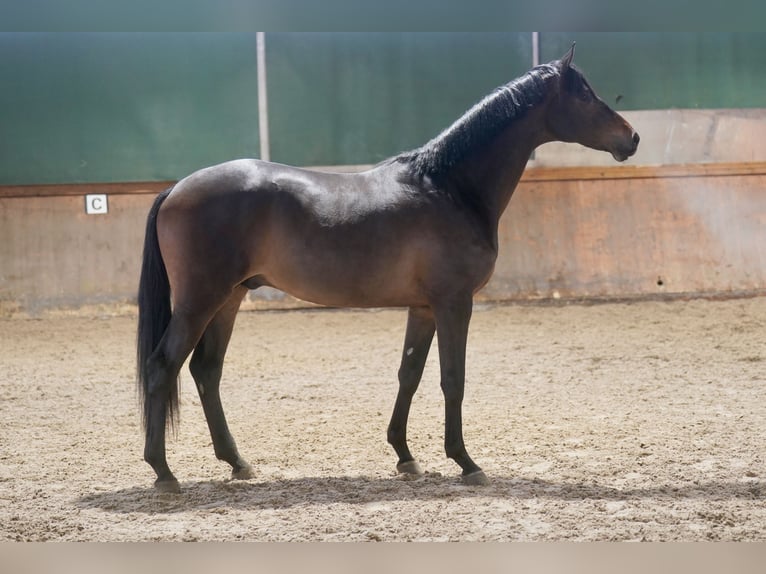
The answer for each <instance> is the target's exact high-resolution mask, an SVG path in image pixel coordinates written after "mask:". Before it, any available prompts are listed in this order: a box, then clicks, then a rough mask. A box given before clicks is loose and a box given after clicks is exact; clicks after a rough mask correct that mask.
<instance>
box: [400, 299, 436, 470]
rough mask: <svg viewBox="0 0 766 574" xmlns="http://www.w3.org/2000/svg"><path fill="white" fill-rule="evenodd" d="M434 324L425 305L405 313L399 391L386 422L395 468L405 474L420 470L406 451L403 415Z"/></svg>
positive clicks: (419, 370) (423, 362) (405, 420)
mask: <svg viewBox="0 0 766 574" xmlns="http://www.w3.org/2000/svg"><path fill="white" fill-rule="evenodd" d="M435 329H436V325H435V323H434V317H433V313H432V312H431V309H430V308H428V307H411V308H410V310H409V315H408V316H407V333H406V335H405V337H404V349H403V351H402V362H401V366H400V367H399V393H398V394H397V396H396V404H395V405H394V412H393V414H392V415H391V423H390V424H389V425H388V442H389V443H390V444H391V446H393V447H394V450H395V451H396V454H397V455H398V456H399V463H398V464H397V465H396V470H397V471H399V472H401V473H406V474H422V473H423V471H422V470H421V469H420V466H419V465H418V463H417V462H415V459H414V458H413V457H412V454H410V449H409V447H408V446H407V418H408V417H409V413H410V405H411V404H412V397H413V395H414V394H415V391H416V390H417V389H418V385H419V384H420V379H421V377H422V376H423V368H424V367H425V364H426V358H427V357H428V351H429V350H430V348H431V341H432V340H433V337H434V331H435Z"/></svg>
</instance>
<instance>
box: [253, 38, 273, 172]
mask: <svg viewBox="0 0 766 574" xmlns="http://www.w3.org/2000/svg"><path fill="white" fill-rule="evenodd" d="M255 43H256V64H257V67H258V135H259V138H260V142H261V159H262V160H264V161H271V147H270V145H269V103H268V96H267V91H268V90H267V84H266V34H265V33H264V32H256V33H255Z"/></svg>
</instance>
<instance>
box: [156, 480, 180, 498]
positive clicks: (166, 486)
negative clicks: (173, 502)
mask: <svg viewBox="0 0 766 574" xmlns="http://www.w3.org/2000/svg"><path fill="white" fill-rule="evenodd" d="M154 490H156V491H157V492H159V493H162V494H178V493H179V492H181V485H179V484H178V481H177V480H176V479H175V478H173V479H171V480H157V481H155V482H154Z"/></svg>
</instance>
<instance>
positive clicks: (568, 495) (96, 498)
mask: <svg viewBox="0 0 766 574" xmlns="http://www.w3.org/2000/svg"><path fill="white" fill-rule="evenodd" d="M491 481H492V482H491V484H490V485H489V486H464V485H463V484H462V483H461V482H460V479H459V478H457V477H443V476H441V475H438V474H426V475H425V476H424V477H421V478H419V479H417V480H402V479H400V478H399V479H397V478H377V477H376V478H371V477H363V476H360V477H329V478H328V477H306V478H296V479H290V480H276V481H269V482H259V481H256V480H250V481H233V480H228V481H199V482H193V481H192V482H185V483H181V493H180V494H162V493H157V492H156V491H155V490H154V489H153V488H152V487H145V488H138V487H137V488H128V489H122V490H117V491H112V492H101V493H96V494H89V495H86V496H83V497H81V498H80V499H78V500H77V505H78V507H80V508H98V509H101V510H104V511H107V512H113V513H130V512H140V513H147V514H163V513H175V512H186V511H193V510H214V509H217V508H222V509H239V510H259V509H260V510H264V509H285V508H292V507H294V506H298V505H304V506H305V505H328V504H359V505H365V504H372V503H381V502H399V501H419V500H420V501H423V500H439V499H443V500H449V499H466V498H469V499H470V498H485V499H486V498H500V499H519V500H524V499H555V500H571V501H579V500H588V499H590V500H604V501H616V500H642V499H657V500H658V501H659V500H666V501H667V500H684V499H697V500H699V499H702V500H711V501H712V500H731V499H746V500H757V499H761V500H762V499H764V498H766V488H765V487H766V483H764V482H763V481H760V480H754V481H748V482H721V481H717V482H716V481H714V482H705V483H686V484H683V483H682V484H664V485H657V486H655V487H649V488H629V487H628V488H617V487H611V486H603V485H600V484H598V483H587V484H586V483H577V482H573V483H569V482H560V483H555V482H548V481H544V480H539V479H526V478H518V477H517V478H504V477H494V478H491Z"/></svg>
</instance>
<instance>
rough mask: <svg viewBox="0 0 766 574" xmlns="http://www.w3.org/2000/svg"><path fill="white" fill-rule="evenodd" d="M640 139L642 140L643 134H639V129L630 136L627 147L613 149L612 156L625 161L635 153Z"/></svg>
mask: <svg viewBox="0 0 766 574" xmlns="http://www.w3.org/2000/svg"><path fill="white" fill-rule="evenodd" d="M639 141H641V136H639V135H638V132H637V131H633V135H632V136H631V138H630V144H629V145H628V146H627V148H625V149H615V150H612V157H614V159H616V160H617V161H625V160H626V159H628V158H629V157H630V156H632V155H633V154H634V153H636V150H637V149H638V142H639Z"/></svg>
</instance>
